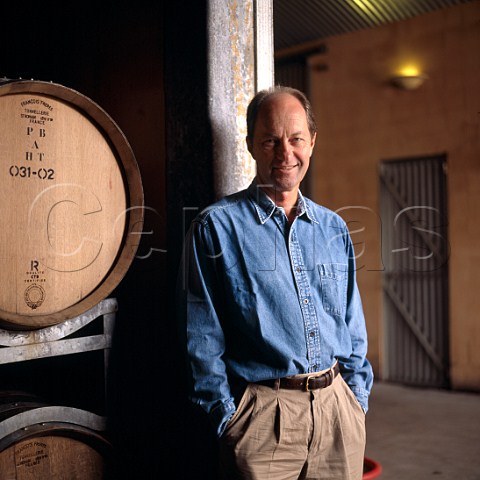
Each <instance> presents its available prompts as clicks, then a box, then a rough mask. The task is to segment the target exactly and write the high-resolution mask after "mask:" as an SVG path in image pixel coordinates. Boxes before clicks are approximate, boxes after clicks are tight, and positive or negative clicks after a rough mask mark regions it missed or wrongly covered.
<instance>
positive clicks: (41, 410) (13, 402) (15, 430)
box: [0, 392, 112, 480]
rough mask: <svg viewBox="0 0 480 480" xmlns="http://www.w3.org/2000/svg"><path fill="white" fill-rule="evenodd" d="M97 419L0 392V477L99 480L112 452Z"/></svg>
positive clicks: (104, 475)
mask: <svg viewBox="0 0 480 480" xmlns="http://www.w3.org/2000/svg"><path fill="white" fill-rule="evenodd" d="M101 419H102V417H97V416H96V415H94V414H92V413H90V412H86V411H83V410H78V409H72V408H68V407H57V406H51V405H48V404H47V403H45V402H44V401H42V400H41V399H39V398H37V397H35V396H33V395H29V394H28V393H25V392H1V393H0V477H1V478H5V479H16V480H30V479H32V480H33V479H35V480H52V479H76V480H102V479H105V478H107V476H108V472H109V467H110V464H111V452H112V447H111V444H110V443H109V441H108V440H107V438H106V437H105V436H104V435H103V434H102V432H100V431H97V430H96V429H98V428H100V427H102V425H101V424H102V420H101Z"/></svg>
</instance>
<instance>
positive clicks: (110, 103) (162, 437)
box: [0, 0, 215, 480]
mask: <svg viewBox="0 0 480 480" xmlns="http://www.w3.org/2000/svg"><path fill="white" fill-rule="evenodd" d="M191 3H192V5H188V6H186V5H185V3H184V2H170V5H168V6H165V7H164V6H163V4H162V2H161V1H139V2H126V1H112V0H110V1H104V2H93V1H92V0H86V1H82V2H75V3H72V4H68V3H65V4H57V6H56V7H55V8H54V7H53V6H49V5H48V4H45V3H41V2H39V3H33V2H22V3H20V2H17V4H15V5H13V4H10V5H9V6H8V7H7V8H6V9H4V7H2V10H3V14H2V17H3V20H4V21H3V22H2V23H3V26H2V37H3V38H2V48H1V49H0V77H2V76H5V77H7V78H11V79H15V78H20V77H21V78H24V79H30V78H32V79H35V80H45V81H53V82H54V83H59V84H62V85H64V86H66V87H69V88H72V89H74V90H77V91H78V92H80V93H82V94H84V95H86V96H88V97H89V98H91V99H92V100H94V101H95V102H96V103H98V104H99V105H100V106H101V107H102V108H103V109H105V110H106V112H107V113H109V114H110V116H112V118H113V119H114V120H115V121H116V123H117V124H118V125H119V127H120V128H121V129H122V131H123V132H124V133H125V135H126V137H127V139H128V141H129V143H130V144H131V146H132V149H133V151H134V153H135V156H136V159H137V162H138V164H139V168H140V172H141V175H142V181H143V188H144V194H145V207H146V208H145V226H144V229H143V231H144V235H142V240H141V243H140V247H139V250H138V258H136V259H135V260H134V262H133V264H132V266H131V268H130V269H129V271H128V273H127V275H126V276H125V278H124V279H123V281H122V282H121V283H120V285H119V286H118V287H117V288H116V290H115V291H114V292H113V293H112V295H111V296H114V297H116V298H117V300H118V302H119V312H118V314H117V318H116V328H115V336H114V348H113V351H112V357H111V365H110V377H109V378H110V380H111V382H110V390H109V398H108V407H109V416H110V435H111V438H112V440H113V442H114V445H115V448H116V453H117V457H116V465H117V467H118V468H117V469H116V472H115V478H131V479H137V478H142V479H150V478H152V479H153V478H166V477H162V475H164V474H165V472H169V471H172V470H173V471H175V472H176V473H175V475H174V476H173V477H169V478H176V479H181V478H189V479H190V478H196V479H201V478H205V479H209V480H212V479H213V478H214V473H212V468H213V467H212V458H213V457H214V450H215V448H214V443H213V441H212V438H211V435H210V433H209V430H208V428H209V427H208V425H206V423H204V421H203V420H202V417H201V416H197V415H195V414H194V413H193V411H192V408H191V407H190V405H189V404H188V401H187V400H186V392H185V386H184V383H185V382H184V375H183V373H184V372H183V364H182V362H183V357H182V355H181V353H180V351H179V348H178V343H177V337H176V329H175V318H174V309H173V298H174V289H175V277H176V272H177V268H178V261H179V257H180V253H181V246H182V240H183V232H184V230H185V225H186V223H185V222H188V221H189V220H190V219H191V215H192V213H191V212H194V211H195V208H202V207H203V206H205V205H206V204H208V203H210V201H211V200H212V199H213V191H212V182H211V167H210V164H211V160H210V158H211V155H210V152H211V146H210V145H211V137H210V131H209V125H208V121H206V119H207V118H208V115H207V107H208V105H207V95H206V91H207V83H206V82H207V80H206V78H207V76H206V65H207V62H206V27H205V25H206V19H205V17H206V2H203V1H198V2H191ZM167 224H168V228H167ZM140 257H141V258H140ZM62 365H63V366H62V367H61V368H62V370H61V372H62V378H64V379H65V377H67V378H68V381H62V382H51V383H49V384H45V383H44V384H43V387H42V388H43V390H47V393H51V395H52V399H51V400H52V401H53V402H56V401H58V402H63V401H69V402H71V403H72V404H73V405H74V406H80V407H85V408H91V409H92V410H99V411H100V410H101V407H100V406H99V405H97V404H100V403H101V402H102V401H103V399H101V398H98V399H97V398H96V397H95V395H96V394H95V391H96V390H93V389H92V385H91V383H92V381H95V382H97V381H98V379H97V375H96V373H95V372H97V371H98V369H99V368H101V359H99V358H98V357H92V358H89V359H87V358H86V357H82V356H80V355H75V356H72V357H71V358H70V359H69V360H68V362H64V363H63V364H62ZM12 368H13V372H12V375H11V377H12V378H14V377H17V378H18V376H22V377H24V378H25V382H23V384H22V387H23V386H25V387H26V388H27V389H28V388H29V387H31V388H33V389H36V388H41V387H40V385H39V384H38V382H37V384H36V385H35V384H33V383H32V382H31V381H30V380H29V378H28V377H29V376H30V372H33V371H36V370H35V369H34V368H33V366H32V365H30V366H29V365H28V364H25V365H24V366H23V367H21V369H20V367H19V366H17V367H15V366H13V367H12ZM35 368H39V367H35ZM49 368H50V372H51V375H52V376H53V377H54V376H55V375H56V374H57V372H60V370H56V369H57V368H58V369H59V368H60V366H59V365H58V364H57V365H55V363H53V364H52V365H50V366H49ZM66 368H67V369H71V370H67V371H66V372H65V369H66ZM75 369H77V372H78V371H81V372H82V375H76V374H75V373H73V372H74V370H75ZM16 372H17V375H16V374H15V373H16ZM32 378H33V377H32ZM54 385H56V387H54ZM0 388H1V386H0ZM55 388H56V391H54V390H55ZM71 389H74V390H75V393H74V394H72V393H71ZM66 390H68V392H67V391H66ZM92 395H93V396H94V398H93V399H92ZM99 397H100V395H99ZM97 400H98V401H97ZM76 404H78V405H76ZM186 457H187V458H188V460H187V461H185V458H186Z"/></svg>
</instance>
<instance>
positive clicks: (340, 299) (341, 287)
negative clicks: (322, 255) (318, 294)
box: [318, 263, 348, 318]
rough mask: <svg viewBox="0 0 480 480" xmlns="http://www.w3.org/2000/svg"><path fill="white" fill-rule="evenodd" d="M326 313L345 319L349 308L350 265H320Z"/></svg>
mask: <svg viewBox="0 0 480 480" xmlns="http://www.w3.org/2000/svg"><path fill="white" fill-rule="evenodd" d="M318 271H319V274H320V282H321V286H322V303H323V308H324V310H325V312H327V313H328V314H330V315H332V316H334V317H340V318H343V317H344V316H345V311H346V308H347V282H348V265H346V264H343V263H323V264H319V265H318Z"/></svg>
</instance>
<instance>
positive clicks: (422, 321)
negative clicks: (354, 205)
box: [380, 155, 449, 386]
mask: <svg viewBox="0 0 480 480" xmlns="http://www.w3.org/2000/svg"><path fill="white" fill-rule="evenodd" d="M445 172H446V158H445V156H443V155H440V156H437V157H429V158H423V159H419V158H416V159H412V160H401V161H386V162H382V164H381V166H380V180H381V182H380V184H381V187H380V195H381V196H380V199H381V217H382V235H383V237H382V257H383V262H384V267H385V270H384V272H383V291H384V294H383V308H384V310H383V317H384V331H385V342H384V345H385V352H384V370H383V372H382V373H383V377H384V379H386V380H391V381H398V382H402V383H408V384H416V385H422V386H447V385H448V356H449V355H448V255H449V245H448V238H447V203H446V200H447V191H446V173H445Z"/></svg>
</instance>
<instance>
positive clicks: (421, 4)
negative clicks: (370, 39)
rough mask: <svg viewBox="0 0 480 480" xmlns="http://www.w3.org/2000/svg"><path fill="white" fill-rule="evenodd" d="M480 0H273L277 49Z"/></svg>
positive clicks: (275, 46) (288, 47)
mask: <svg viewBox="0 0 480 480" xmlns="http://www.w3.org/2000/svg"><path fill="white" fill-rule="evenodd" d="M472 1H476V2H478V3H479V8H480V1H479V0H273V28H274V48H275V51H276V52H279V51H282V50H285V49H290V48H293V47H296V46H298V45H302V44H308V42H313V41H315V40H321V39H324V38H327V37H332V36H336V35H341V34H342V33H347V32H351V31H354V30H359V29H365V28H373V27H377V26H380V25H385V24H388V23H393V22H397V21H399V20H405V19H407V18H411V17H414V16H418V15H422V14H425V13H428V12H432V11H434V10H439V9H442V8H449V7H452V6H453V5H459V4H462V3H469V2H472Z"/></svg>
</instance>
